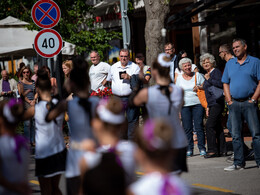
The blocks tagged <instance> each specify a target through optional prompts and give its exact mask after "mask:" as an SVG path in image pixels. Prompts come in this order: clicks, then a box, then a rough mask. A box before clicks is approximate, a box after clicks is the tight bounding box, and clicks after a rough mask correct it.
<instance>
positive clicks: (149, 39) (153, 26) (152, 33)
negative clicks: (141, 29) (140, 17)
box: [144, 0, 170, 65]
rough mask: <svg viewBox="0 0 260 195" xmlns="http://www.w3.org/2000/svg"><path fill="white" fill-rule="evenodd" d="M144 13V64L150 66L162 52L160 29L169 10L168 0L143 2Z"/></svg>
mask: <svg viewBox="0 0 260 195" xmlns="http://www.w3.org/2000/svg"><path fill="white" fill-rule="evenodd" d="M144 5H145V11H146V25H145V42H146V63H147V64H148V65H151V64H152V62H153V61H154V59H155V58H156V57H157V55H158V54H159V53H161V52H163V40H162V36H161V29H162V28H164V20H165V17H166V15H167V14H168V12H169V10H170V6H169V0H144Z"/></svg>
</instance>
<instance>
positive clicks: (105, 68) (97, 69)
mask: <svg viewBox="0 0 260 195" xmlns="http://www.w3.org/2000/svg"><path fill="white" fill-rule="evenodd" d="M110 68H111V66H110V65H109V64H108V63H106V62H99V63H98V64H97V65H94V64H93V65H92V66H91V67H90V69H89V79H90V84H91V89H92V90H93V91H97V90H98V89H100V90H103V89H104V88H105V87H104V86H103V85H102V84H101V83H102V81H103V80H104V79H105V78H106V77H107V75H108V73H109V71H110Z"/></svg>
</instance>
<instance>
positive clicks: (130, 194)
mask: <svg viewBox="0 0 260 195" xmlns="http://www.w3.org/2000/svg"><path fill="white" fill-rule="evenodd" d="M126 195H134V193H133V192H132V191H131V190H130V189H127V190H126Z"/></svg>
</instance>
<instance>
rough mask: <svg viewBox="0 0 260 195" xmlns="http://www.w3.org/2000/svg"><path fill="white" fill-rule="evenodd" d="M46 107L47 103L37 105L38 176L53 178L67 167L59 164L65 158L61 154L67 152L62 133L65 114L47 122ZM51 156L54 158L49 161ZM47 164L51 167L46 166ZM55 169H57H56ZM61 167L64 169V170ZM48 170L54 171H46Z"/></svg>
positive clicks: (54, 100)
mask: <svg viewBox="0 0 260 195" xmlns="http://www.w3.org/2000/svg"><path fill="white" fill-rule="evenodd" d="M52 103H53V104H57V103H58V100H57V99H53V100H52ZM46 105H47V101H40V102H39V103H38V104H36V105H35V115H34V118H35V127H36V132H35V143H36V145H35V159H36V176H44V177H52V176H55V175H58V174H61V173H62V172H64V167H65V162H59V161H60V160H62V159H63V158H65V155H64V154H63V157H60V154H59V153H62V151H64V150H66V147H65V143H64V138H63V133H62V125H63V118H64V114H61V115H59V116H58V117H57V118H56V119H55V121H54V120H52V121H50V122H46V121H45V117H46V115H47V113H48V112H49V110H48V109H47V107H46ZM65 153H66V152H65ZM55 155H56V156H55ZM50 156H52V159H51V160H49V159H48V157H49V158H50ZM40 161H41V162H40ZM55 161H56V162H55ZM38 162H40V163H38ZM52 163H54V164H52ZM46 164H49V165H50V166H46ZM54 167H56V169H55V168H54ZM61 167H63V169H62V168H61ZM48 168H51V169H52V170H51V169H50V170H46V169H48ZM39 170H40V172H39Z"/></svg>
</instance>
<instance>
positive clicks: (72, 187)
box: [66, 176, 80, 195]
mask: <svg viewBox="0 0 260 195" xmlns="http://www.w3.org/2000/svg"><path fill="white" fill-rule="evenodd" d="M66 187H67V195H78V194H79V189H80V176H77V177H72V178H67V179H66Z"/></svg>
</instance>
